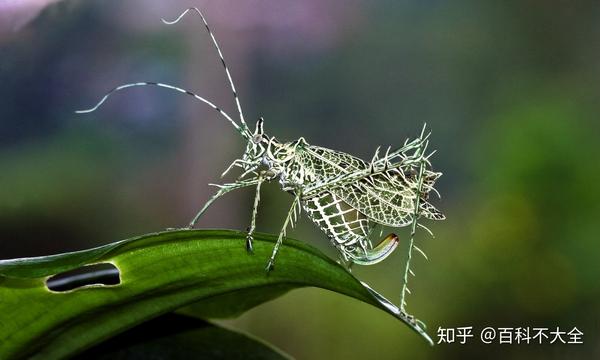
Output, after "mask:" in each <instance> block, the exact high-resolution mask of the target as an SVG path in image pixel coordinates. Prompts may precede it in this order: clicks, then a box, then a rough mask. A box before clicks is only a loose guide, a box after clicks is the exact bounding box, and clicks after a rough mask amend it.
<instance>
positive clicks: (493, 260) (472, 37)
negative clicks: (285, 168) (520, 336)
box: [0, 0, 600, 360]
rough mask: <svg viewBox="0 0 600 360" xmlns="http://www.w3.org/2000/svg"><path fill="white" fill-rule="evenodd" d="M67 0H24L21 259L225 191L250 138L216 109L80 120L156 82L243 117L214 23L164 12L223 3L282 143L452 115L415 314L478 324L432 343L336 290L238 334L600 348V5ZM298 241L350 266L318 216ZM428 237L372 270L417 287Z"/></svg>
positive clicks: (6, 249)
mask: <svg viewBox="0 0 600 360" xmlns="http://www.w3.org/2000/svg"><path fill="white" fill-rule="evenodd" d="M11 3H13V4H12V5H11ZM45 3H46V2H45V1H34V0H30V1H23V2H21V4H19V5H18V7H19V8H18V9H16V8H15V7H16V6H17V5H14V2H0V258H12V257H22V256H35V255H45V254H51V253H57V252H63V251H70V250H78V249H84V248H88V247H91V246H95V245H99V244H105V243H108V242H112V241H114V240H118V239H123V238H127V237H130V236H133V235H136V234H141V233H147V232H152V231H157V230H161V229H164V228H167V227H177V226H182V225H184V224H186V223H187V222H188V221H189V220H190V218H191V217H192V216H193V215H194V214H195V211H196V210H197V209H198V208H199V207H200V206H201V205H202V204H203V202H204V201H206V199H207V198H208V197H209V196H210V194H211V193H212V191H213V190H212V188H210V187H209V186H208V185H207V183H209V182H219V181H221V180H220V179H219V174H220V173H221V172H222V170H223V169H224V168H225V167H226V166H227V165H228V164H229V163H230V162H231V161H232V160H233V159H234V158H235V157H236V156H239V155H240V154H241V153H242V152H243V149H244V144H243V142H242V140H241V138H239V136H237V134H236V133H235V132H234V131H233V130H232V128H231V127H230V125H229V124H228V123H226V122H225V121H223V120H222V119H221V118H219V117H218V116H217V115H216V114H215V113H214V112H213V111H212V110H210V109H208V108H207V107H205V106H204V105H202V104H200V103H198V102H195V101H194V100H193V99H191V98H189V97H187V96H182V95H180V94H177V93H172V92H169V91H167V90H164V89H156V88H150V87H148V88H136V89H131V90H129V91H124V92H121V93H120V94H118V95H117V96H114V97H112V98H111V99H110V100H109V101H108V102H107V103H106V104H105V106H103V107H102V108H100V109H99V111H97V112H95V113H93V114H90V115H75V114H74V113H73V111H74V110H77V109H82V108H87V107H89V106H91V105H93V104H94V103H95V102H96V101H97V100H98V99H99V97H100V96H101V95H103V94H104V92H105V91H106V90H108V89H110V88H112V87H114V86H115V85H118V84H121V83H125V82H131V81H141V80H148V81H160V82H166V83H171V84H174V85H179V86H182V87H185V88H187V89H190V90H193V91H195V92H197V93H199V94H202V95H203V96H206V97H207V98H209V99H213V100H214V101H215V102H216V103H217V104H219V105H220V106H222V107H223V108H225V109H227V111H228V112H229V113H232V114H235V108H234V106H233V101H232V98H231V94H230V91H229V89H228V86H227V82H226V78H225V76H224V74H223V72H222V69H221V68H220V63H219V61H218V58H217V56H216V54H215V52H214V50H213V48H212V46H211V44H210V42H209V39H208V37H207V35H206V34H205V32H204V29H203V27H202V24H201V22H200V20H199V19H198V18H196V17H195V16H190V17H188V18H186V19H185V20H184V21H182V22H181V23H179V24H178V25H175V26H170V27H169V26H165V25H163V24H162V23H161V22H160V18H161V17H165V18H174V17H175V16H176V15H177V14H179V13H180V11H181V10H182V9H184V8H185V7H187V6H190V5H193V6H200V7H201V8H202V9H204V10H205V12H206V15H207V17H208V20H209V22H210V23H211V24H212V27H213V30H214V32H215V34H216V36H217V39H218V40H219V41H220V43H221V46H222V48H223V51H224V54H225V57H226V59H227V61H228V63H229V66H230V68H231V71H232V75H233V77H234V79H235V81H236V83H237V86H238V88H239V89H238V90H239V93H240V96H241V100H242V104H243V106H244V108H245V112H246V117H247V118H248V119H249V120H250V122H251V123H253V122H254V119H256V118H258V117H259V116H264V117H265V120H266V130H267V132H268V133H269V134H270V135H275V136H277V137H278V138H279V139H281V140H292V139H295V138H298V137H299V136H304V137H305V138H306V139H307V140H308V141H309V142H310V143H312V144H317V145H321V146H325V147H329V148H333V149H339V150H342V151H345V152H348V153H352V154H355V155H357V156H360V157H363V158H365V159H370V157H371V156H372V154H373V151H374V150H375V148H376V147H377V146H378V145H385V146H387V145H392V146H395V145H399V144H400V143H401V142H403V141H404V139H405V138H406V137H414V136H416V135H417V134H418V132H419V131H420V128H421V127H422V125H423V123H424V122H427V123H428V125H429V126H430V127H431V129H432V131H433V134H432V138H431V139H432V140H431V142H432V145H433V146H434V147H435V148H437V149H438V153H437V154H436V155H435V157H434V159H433V164H434V167H435V168H436V169H437V170H439V171H442V172H443V173H444V176H443V177H442V178H441V179H440V180H439V183H438V190H439V191H440V193H441V194H442V195H443V198H442V199H440V200H436V201H434V202H435V203H436V205H437V206H438V207H439V208H440V209H442V210H443V211H444V212H445V213H446V215H447V218H448V219H447V220H446V221H444V222H440V223H435V224H429V225H430V228H431V229H432V230H433V231H434V232H435V234H436V238H435V239H431V238H429V237H428V236H427V235H426V234H425V233H424V232H422V233H420V234H419V238H418V240H417V241H418V243H419V246H420V247H421V248H423V249H424V250H425V251H426V252H427V253H428V255H429V259H430V261H425V260H424V259H421V258H419V257H417V258H416V259H415V262H414V268H415V270H416V273H417V276H416V278H415V279H414V281H413V283H412V286H411V287H412V289H413V294H412V295H411V296H410V297H409V299H408V309H409V311H411V312H412V313H414V314H415V315H416V316H417V317H418V318H420V319H421V320H423V321H424V322H425V323H427V325H428V329H429V333H430V334H431V335H432V336H434V337H435V334H436V330H437V329H438V327H445V328H449V327H461V326H473V327H474V333H475V336H476V338H474V339H472V340H471V341H470V343H469V344H468V345H459V344H453V345H440V346H436V347H433V348H429V347H428V346H427V345H426V344H425V343H424V342H423V341H422V340H421V339H420V338H419V337H418V336H416V335H415V334H413V333H412V332H410V330H408V329H407V328H406V327H405V326H403V325H402V324H400V323H399V322H397V321H395V320H394V319H392V318H391V317H389V316H387V315H386V314H384V313H383V312H380V311H378V310H375V309H372V308H370V307H369V306H366V305H364V304H361V303H359V302H357V301H355V300H352V299H347V298H343V297H341V296H339V295H335V294H332V293H329V292H327V291H324V290H318V289H302V290H297V291H294V292H292V293H290V294H288V295H286V296H284V297H283V298H280V299H278V300H275V301H273V302H271V303H268V304H265V305H262V306H260V307H259V308H257V309H254V310H252V311H250V312H249V313H247V314H245V315H243V316H242V317H241V318H239V319H236V320H233V321H226V322H223V323H224V324H225V325H227V326H230V327H233V328H236V329H242V330H244V331H247V332H249V333H252V334H255V335H257V336H259V337H262V338H264V339H266V340H268V341H270V342H272V343H274V344H275V345H276V346H278V347H280V348H281V349H283V350H285V351H287V352H289V353H290V354H292V355H294V356H296V357H297V358H300V359H328V358H346V359H358V358H373V357H377V358H378V359H382V360H383V359H400V358H406V359H421V358H423V359H425V358H427V359H451V358H457V359H458V358H461V359H462V358H469V357H472V358H498V359H507V358H511V359H551V358H552V359H565V358H569V359H591V358H600V342H599V341H600V323H599V320H600V315H599V314H600V280H599V279H598V274H599V270H598V269H599V266H600V263H599V255H600V251H599V249H600V244H599V238H598V230H599V229H598V217H599V215H600V187H599V186H598V185H599V184H600V166H599V163H600V162H599V158H598V156H599V155H600V154H599V151H598V150H599V147H598V143H599V141H600V122H599V116H600V98H599V95H600V2H598V1H593V0H590V1H560V0H527V1H523V0H520V1H516V0H509V1H497V2H481V1H474V0H471V1H469V0H461V1H452V2H447V1H433V0H429V1H417V0H406V1H392V0H389V1H359V0H350V1H348V0H304V1H293V0H285V1H281V0H279V1H274V0H272V1H269V0H251V1H244V2H239V1H235V0H219V1H217V0H213V1H194V2H192V1H169V2H161V1H148V0H146V1H141V0H126V1H100V0H88V1H74V0H69V1H63V2H58V3H55V4H52V5H50V6H48V7H46V8H44V5H46V4H45ZM11 6H13V7H12V8H11ZM38 10H39V11H40V13H39V16H37V17H36V15H37V11H38ZM252 196H253V191H252V190H247V191H239V192H238V193H232V194H230V195H228V196H227V197H225V198H223V199H222V200H221V201H219V202H217V203H216V204H215V205H214V206H213V207H212V208H211V210H210V211H209V212H208V213H207V214H206V216H205V217H204V218H203V219H202V221H201V222H200V224H199V226H200V227H210V228H233V229H245V228H246V226H247V224H248V221H249V216H250V209H251V201H252ZM290 201H291V198H290V197H289V195H287V194H285V193H282V192H281V191H279V189H278V187H277V185H276V184H272V185H270V186H266V187H265V191H264V194H263V198H262V203H261V207H260V211H259V217H258V228H259V230H261V231H266V232H277V231H278V230H279V227H280V226H281V223H282V221H283V217H284V212H285V211H287V207H288V206H289V203H290ZM399 234H400V236H401V238H402V239H403V240H406V239H407V238H408V230H406V229H404V230H401V231H400V232H399ZM292 236H293V237H295V238H298V239H303V240H305V241H307V242H310V243H311V244H312V245H314V246H317V247H319V248H321V249H322V250H323V251H324V252H326V253H327V254H329V255H331V256H335V253H334V251H333V250H332V249H331V248H329V246H328V242H327V240H326V238H325V236H324V235H323V234H322V233H320V232H319V231H318V230H317V229H316V228H315V227H314V226H313V225H312V224H311V223H310V222H309V221H308V220H307V219H304V220H302V221H301V222H300V224H299V227H298V228H297V229H296V230H295V231H294V232H292ZM406 243H407V242H406V241H404V243H403V245H404V246H406ZM240 246H242V245H240ZM405 250H406V247H403V248H402V249H401V250H399V251H397V252H396V253H395V254H394V255H393V256H391V257H390V258H389V259H388V260H387V261H386V262H384V263H382V264H379V265H377V266H373V267H368V268H364V267H363V268H359V267H357V268H356V269H355V274H356V275H357V276H358V277H360V278H361V279H364V280H365V281H367V282H369V283H370V284H372V285H373V286H374V287H375V288H376V289H379V290H380V291H381V292H382V293H383V294H385V295H386V296H388V297H390V298H392V299H398V296H399V292H400V288H401V283H400V279H401V272H402V270H401V269H402V267H403V264H404V261H405V253H406V251H405ZM485 326H493V327H527V326H529V327H535V326H541V327H548V328H551V329H554V328H555V327H557V326H559V327H561V329H562V330H570V329H572V328H573V327H574V326H576V327H577V328H578V329H580V330H581V331H583V332H584V334H585V335H584V342H585V344H584V345H561V344H553V345H483V344H481V342H480V341H479V340H478V339H477V335H478V330H480V329H481V328H483V327H485ZM435 338H436V340H437V337H435Z"/></svg>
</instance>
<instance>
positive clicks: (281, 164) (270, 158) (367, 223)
mask: <svg viewBox="0 0 600 360" xmlns="http://www.w3.org/2000/svg"><path fill="white" fill-rule="evenodd" d="M189 11H194V12H196V13H197V14H198V15H200V17H201V19H202V21H203V23H204V25H205V27H206V30H207V31H208V34H209V36H210V38H211V39H212V43H213V45H214V47H215V48H216V51H217V53H218V54H219V57H220V59H221V62H222V63H223V67H224V69H225V74H226V75H227V79H228V81H229V85H230V87H231V90H232V92H233V97H234V100H235V103H236V106H237V110H238V115H239V119H238V120H239V122H237V121H235V120H233V118H232V117H231V116H229V115H228V114H227V113H225V112H224V111H223V110H221V108H219V107H217V106H216V105H215V104H213V103H212V102H210V101H209V100H206V99H205V98H203V97H201V96H199V95H196V94H194V93H192V92H190V91H187V90H185V89H182V88H179V87H176V86H172V85H167V84H162V83H155V82H138V83H130V84H124V85H121V86H118V87H116V88H114V89H112V90H111V91H109V92H108V93H107V94H106V95H105V96H104V97H103V98H102V99H101V100H100V101H99V102H98V104H97V105H96V106H94V107H93V108H91V109H88V110H81V111H78V113H88V112H92V111H94V110H96V109H97V108H98V107H99V106H100V105H102V103H104V101H106V99H107V98H108V97H109V96H110V95H111V94H112V93H114V92H116V91H120V90H123V89H126V88H129V87H135V86H158V87H162V88H167V89H171V90H176V91H179V92H182V93H185V94H188V95H190V96H193V97H194V98H196V99H198V100H200V101H202V102H203V103H205V104H207V105H208V106H210V107H212V108H213V109H215V110H216V111H217V112H218V113H219V114H220V115H222V116H223V117H224V118H225V119H226V120H228V121H229V122H230V123H231V124H232V125H233V127H234V128H235V129H236V130H237V131H238V132H239V133H240V135H241V136H242V137H243V138H244V140H245V141H246V142H247V143H246V151H245V152H244V154H243V155H242V157H241V158H240V159H236V160H235V161H233V163H232V164H231V165H230V166H229V167H228V168H227V169H226V170H225V171H224V172H223V174H222V176H224V175H226V174H227V173H228V172H229V171H230V170H232V169H233V168H240V169H241V171H242V174H241V175H240V176H239V177H238V179H237V180H236V181H235V182H232V183H226V184H222V185H216V186H217V187H218V191H217V192H216V194H214V196H212V197H211V198H210V199H209V200H208V201H207V203H206V204H205V205H204V206H203V207H202V208H201V209H200V211H199V212H198V213H197V214H196V216H195V217H194V219H193V220H192V221H191V222H190V224H189V227H190V228H192V227H194V225H195V224H196V222H197V221H198V219H199V218H200V217H201V216H202V214H203V213H204V212H205V211H206V210H207V209H208V207H209V206H210V205H211V204H212V203H213V202H214V201H215V200H217V199H218V198H220V197H221V196H223V195H225V194H227V193H228V192H230V191H233V190H237V189H241V188H246V187H254V188H255V189H256V194H255V197H254V205H253V208H252V214H251V220H250V226H249V227H248V235H247V241H246V249H247V251H248V252H250V253H251V252H252V251H253V248H252V234H253V232H254V230H255V224H256V215H257V210H258V204H259V201H260V189H261V186H262V184H263V183H265V182H271V181H277V182H279V184H280V186H281V189H282V190H283V191H286V192H288V193H290V194H292V195H293V197H294V199H293V201H292V205H291V207H290V209H289V211H288V213H287V216H286V218H285V221H284V223H283V226H282V229H281V231H280V232H279V237H278V239H277V242H276V244H275V246H274V248H273V252H272V255H271V257H270V259H269V261H268V263H267V266H266V270H267V271H271V270H272V269H273V268H274V264H275V259H276V255H277V252H278V251H279V248H280V246H281V243H282V241H283V238H284V236H285V235H286V230H287V228H288V227H293V226H294V223H295V222H296V220H297V218H298V215H299V214H300V212H301V211H302V210H304V212H305V213H306V214H307V215H308V217H309V218H310V219H311V220H312V221H313V222H314V223H315V224H316V225H317V226H318V227H319V228H320V229H321V230H323V232H325V233H326V234H327V237H328V238H329V240H330V242H331V244H332V245H333V246H334V247H335V248H336V249H337V250H338V251H339V254H340V260H342V262H343V263H344V264H346V266H348V267H350V266H351V265H352V264H360V265H372V264H375V263H378V262H380V261H382V260H384V259H385V258H386V257H387V256H389V255H390V254H391V253H392V251H394V249H395V248H396V246H397V245H398V237H397V236H396V235H395V234H390V235H388V236H386V237H385V238H384V239H383V240H381V241H380V242H379V244H377V245H376V246H373V244H372V243H371V240H370V238H371V236H372V234H373V232H374V230H375V228H376V227H377V226H388V227H406V226H411V230H412V231H411V240H410V249H409V259H410V254H411V253H412V249H413V248H414V249H416V250H417V251H419V252H421V253H422V251H421V250H420V249H419V248H418V247H416V246H415V245H414V244H413V238H414V234H415V231H416V227H417V226H418V225H419V226H421V225H420V224H418V220H419V219H420V218H421V217H424V218H427V219H433V220H443V219H444V215H443V214H442V213H441V212H440V211H438V210H437V209H436V208H435V207H434V206H433V205H432V204H431V203H429V202H428V201H427V199H428V194H429V193H430V192H431V191H434V192H436V191H435V189H434V184H435V181H436V180H437V179H438V178H439V177H440V176H441V173H439V172H434V171H431V170H429V168H430V166H431V165H430V162H429V157H430V156H431V155H432V154H433V153H431V154H428V155H427V154H426V149H427V146H428V138H429V134H428V133H427V134H426V133H425V127H424V128H423V131H422V132H421V135H420V136H419V137H418V138H416V139H414V140H411V141H409V140H407V141H405V142H404V144H403V145H402V146H401V147H400V148H398V149H396V150H391V149H390V148H388V149H387V151H386V152H385V153H384V154H382V155H381V156H380V154H379V149H378V150H377V151H376V153H375V155H374V156H373V158H372V159H371V161H369V162H367V161H363V160H361V159H359V158H356V157H354V156H352V155H348V154H345V153H343V152H340V151H335V150H330V149H327V148H324V147H319V146H314V145H310V144H309V143H308V142H307V141H306V140H305V139H304V138H302V137H301V138H300V139H298V140H295V141H291V142H280V141H278V140H277V139H276V138H275V137H272V136H269V135H267V134H266V133H265V132H264V128H263V124H264V121H263V119H262V118H260V119H259V120H258V121H257V123H256V126H255V128H254V130H253V131H252V130H250V128H249V127H248V125H247V124H246V121H245V119H244V115H243V112H242V107H241V105H240V101H239V98H238V96H237V92H236V89H235V85H234V83H233V80H232V78H231V74H230V72H229V69H228V68H227V65H226V64H225V60H224V58H223V55H222V53H221V49H220V48H219V45H218V43H217V41H216V39H215V37H214V35H213V33H212V31H211V30H210V28H209V26H208V23H207V22H206V19H205V18H204V16H203V14H202V13H201V12H200V10H198V9H197V8H189V9H187V10H185V11H184V12H183V13H182V14H181V15H180V16H179V17H178V18H177V19H175V20H174V21H170V22H169V21H165V20H164V19H163V22H165V23H166V24H174V23H177V22H178V21H179V20H180V19H181V18H182V17H183V16H185V15H186V14H187V13H188V12H189ZM422 227H424V226H422ZM423 255H424V253H423ZM409 262H410V261H409ZM409 262H407V265H406V271H405V277H404V288H403V291H402V305H401V307H402V308H404V303H405V302H404V294H405V293H406V292H409V290H408V289H407V288H406V283H407V280H408V279H407V274H408V273H409V272H410V273H412V270H410V268H409Z"/></svg>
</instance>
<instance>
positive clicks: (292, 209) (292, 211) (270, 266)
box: [265, 194, 301, 272]
mask: <svg viewBox="0 0 600 360" xmlns="http://www.w3.org/2000/svg"><path fill="white" fill-rule="evenodd" d="M300 196H301V195H300V194H297V195H296V197H295V198H294V202H293V203H292V206H291V207H290V211H288V214H287V217H286V218H285V222H284V223H283V227H282V228H281V231H280V232H279V237H278V238H277V242H276V243H275V247H274V248H273V253H272V254H271V258H270V259H269V262H268V263H267V267H266V268H265V270H266V271H267V272H269V271H271V270H273V268H274V266H275V257H276V256H277V252H278V251H279V247H280V246H281V243H282V242H283V237H284V236H285V233H286V229H287V227H288V225H289V224H290V221H292V218H296V217H297V213H296V211H297V208H298V206H299V205H300Z"/></svg>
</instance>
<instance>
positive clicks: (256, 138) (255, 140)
mask: <svg viewBox="0 0 600 360" xmlns="http://www.w3.org/2000/svg"><path fill="white" fill-rule="evenodd" d="M262 140H263V137H262V135H260V134H256V135H254V136H253V137H252V142H253V143H255V144H259V143H260V142H261V141H262Z"/></svg>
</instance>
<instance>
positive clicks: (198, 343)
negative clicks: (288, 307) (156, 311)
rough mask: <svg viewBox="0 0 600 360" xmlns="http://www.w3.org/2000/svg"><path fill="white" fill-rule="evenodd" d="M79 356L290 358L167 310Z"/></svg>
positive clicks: (100, 358) (102, 358)
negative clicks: (164, 313) (163, 313)
mask: <svg viewBox="0 0 600 360" xmlns="http://www.w3.org/2000/svg"><path fill="white" fill-rule="evenodd" d="M79 358H80V359H94V360H105V359H106V360H114V359H128V360H131V359H213V360H214V359H228V360H229V359H273V360H283V359H289V358H290V356H289V355H287V354H284V353H283V352H281V351H280V350H278V349H274V348H272V347H271V346H269V345H267V344H265V343H264V342H262V341H260V340H257V339H254V338H252V337H250V336H248V335H245V334H241V333H238V332H235V331H232V330H228V329H224V328H222V327H220V326H217V325H214V324H211V323H209V322H207V321H204V320H200V319H196V318H193V317H188V316H184V315H176V314H166V315H162V316H160V317H158V318H156V319H152V320H150V321H147V322H145V323H143V324H141V325H138V326H136V327H134V328H132V329H129V330H127V331H125V332H124V333H121V334H119V335H117V336H115V337H113V338H111V339H109V340H108V341H105V342H103V343H102V344H100V345H98V346H94V347H93V348H91V349H89V350H87V351H85V352H84V353H82V354H80V356H79Z"/></svg>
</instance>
